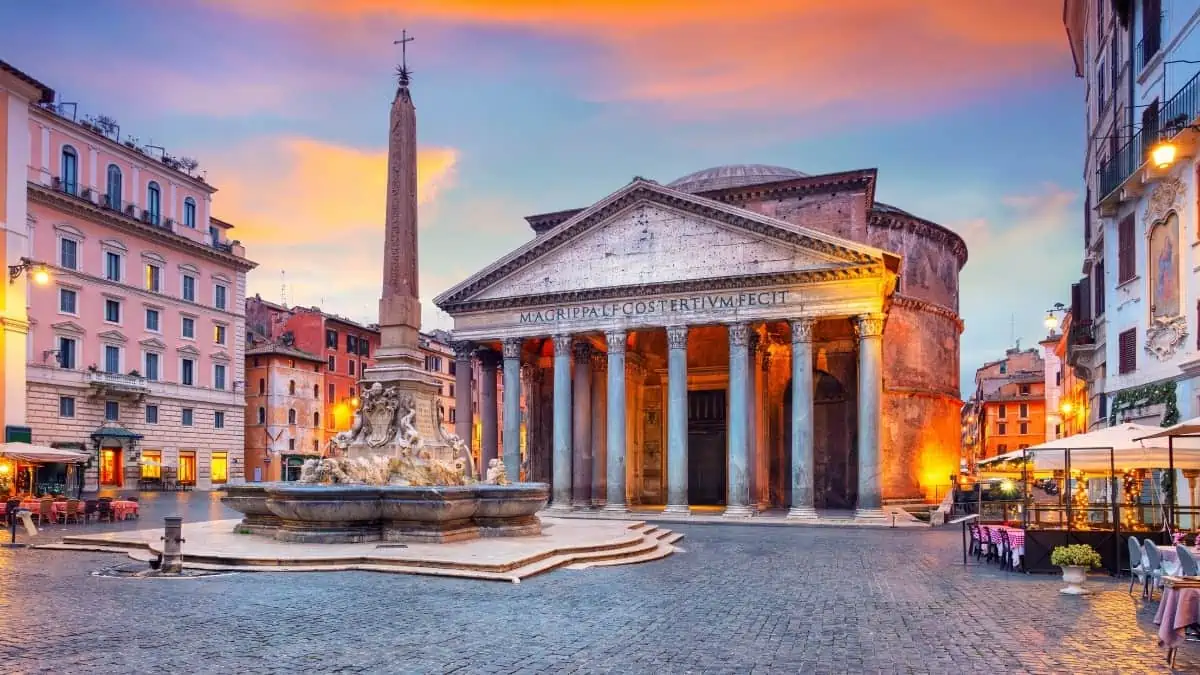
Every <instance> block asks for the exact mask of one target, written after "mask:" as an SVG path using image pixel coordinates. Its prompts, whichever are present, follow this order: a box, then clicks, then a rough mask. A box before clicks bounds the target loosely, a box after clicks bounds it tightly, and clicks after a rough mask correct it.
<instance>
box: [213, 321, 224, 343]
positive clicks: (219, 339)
mask: <svg viewBox="0 0 1200 675" xmlns="http://www.w3.org/2000/svg"><path fill="white" fill-rule="evenodd" d="M213 343H215V344H219V345H223V344H225V326H222V325H221V324H219V323H218V324H216V325H214V326H213Z"/></svg>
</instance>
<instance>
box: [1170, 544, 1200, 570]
mask: <svg viewBox="0 0 1200 675" xmlns="http://www.w3.org/2000/svg"><path fill="white" fill-rule="evenodd" d="M1175 553H1176V554H1177V555H1179V575H1180V576H1184V577H1196V576H1200V564H1197V563H1196V556H1194V555H1192V552H1191V551H1190V550H1188V547H1186V546H1184V545H1183V544H1175Z"/></svg>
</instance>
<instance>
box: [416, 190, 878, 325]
mask: <svg viewBox="0 0 1200 675" xmlns="http://www.w3.org/2000/svg"><path fill="white" fill-rule="evenodd" d="M889 255H890V254H887V253H885V252H883V251H881V250H879V249H875V248H872V247H869V246H865V245H862V244H859V243H857V242H852V241H849V240H844V239H840V238H837V237H834V236H832V235H829V234H826V233H823V232H817V231H814V230H809V229H807V228H802V227H798V226H796V225H792V224H790V223H786V222H783V221H779V220H776V219H773V218H769V217H766V216H763V215H761V214H757V213H754V212H751V211H747V210H745V209H741V208H739V207H736V206H731V205H729V204H724V203H721V202H717V201H713V200H710V199H706V198H704V197H699V196H696V195H691V194H687V193H683V192H678V191H675V190H671V189H669V188H664V187H663V186H660V185H658V184H656V183H650V182H648V181H643V180H640V179H639V180H635V181H634V182H633V183H631V184H630V185H629V186H626V187H625V188H623V189H622V190H620V191H618V192H616V193H614V194H613V195H610V196H609V197H607V198H605V199H604V200H602V201H601V202H599V203H597V204H596V205H595V206H593V207H591V208H589V209H586V210H584V211H582V212H581V213H579V214H577V215H575V216H574V217H572V218H570V219H569V220H567V221H565V222H564V223H562V224H561V225H558V226H557V227H555V228H554V229H552V230H550V231H549V232H547V233H546V234H544V235H542V236H541V237H538V238H537V239H534V240H533V241H531V242H529V243H527V244H526V245H524V246H522V247H521V248H519V249H517V250H516V251H514V252H513V253H511V254H509V255H508V256H505V257H504V258H503V259H501V260H500V261H498V262H497V263H495V264H494V265H492V266H490V267H488V268H487V269H485V270H483V271H482V272H480V273H479V274H476V275H475V276H473V277H471V278H469V279H467V280H466V281H464V282H463V283H461V284H459V285H458V286H455V287H454V288H452V289H450V290H449V291H447V292H446V293H444V294H442V295H441V296H439V297H438V298H436V299H435V301H434V302H435V303H436V304H438V305H439V306H443V308H445V307H462V306H463V305H464V304H474V303H490V302H497V301H501V300H504V299H506V298H518V297H524V298H528V297H531V296H554V295H558V294H564V293H580V292H588V291H590V290H598V289H602V288H603V289H611V288H615V287H629V288H639V289H641V288H647V287H656V286H659V287H669V286H671V285H677V284H686V283H691V282H697V281H700V280H704V279H730V278H735V277H745V278H762V277H769V276H772V275H805V274H810V275H821V274H831V275H838V274H848V273H852V272H854V271H862V270H867V269H878V268H879V266H880V263H882V262H883V261H884V258H885V256H889ZM893 258H894V256H893Z"/></svg>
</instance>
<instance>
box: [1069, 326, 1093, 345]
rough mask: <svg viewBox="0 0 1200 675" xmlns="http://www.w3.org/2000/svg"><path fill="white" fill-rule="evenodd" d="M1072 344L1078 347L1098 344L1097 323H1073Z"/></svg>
mask: <svg viewBox="0 0 1200 675" xmlns="http://www.w3.org/2000/svg"><path fill="white" fill-rule="evenodd" d="M1071 344H1072V345H1073V346H1077V347H1090V346H1092V345H1094V344H1096V328H1095V325H1094V324H1093V323H1092V322H1091V321H1080V322H1079V323H1074V324H1071Z"/></svg>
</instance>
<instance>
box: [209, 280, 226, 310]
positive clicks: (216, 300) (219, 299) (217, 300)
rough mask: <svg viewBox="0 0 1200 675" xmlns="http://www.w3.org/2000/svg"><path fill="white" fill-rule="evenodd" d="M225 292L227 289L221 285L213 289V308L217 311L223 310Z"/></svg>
mask: <svg viewBox="0 0 1200 675" xmlns="http://www.w3.org/2000/svg"><path fill="white" fill-rule="evenodd" d="M227 290H228V289H226V288H225V287H224V286H222V285H221V284H217V285H216V287H215V288H213V306H214V307H216V308H217V309H225V293H226V292H227Z"/></svg>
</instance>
